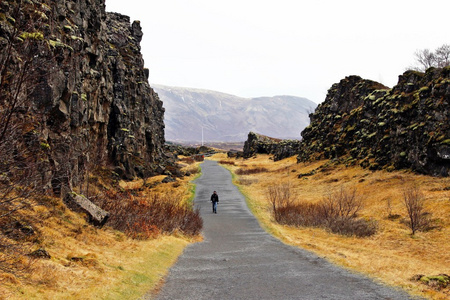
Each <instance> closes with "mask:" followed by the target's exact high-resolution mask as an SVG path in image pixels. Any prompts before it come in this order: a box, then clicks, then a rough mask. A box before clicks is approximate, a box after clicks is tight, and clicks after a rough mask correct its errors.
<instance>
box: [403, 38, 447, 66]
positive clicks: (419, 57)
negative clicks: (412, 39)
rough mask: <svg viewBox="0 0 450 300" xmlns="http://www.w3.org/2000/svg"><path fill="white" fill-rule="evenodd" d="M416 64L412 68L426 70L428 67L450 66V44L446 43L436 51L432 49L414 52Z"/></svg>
mask: <svg viewBox="0 0 450 300" xmlns="http://www.w3.org/2000/svg"><path fill="white" fill-rule="evenodd" d="M414 56H415V60H416V65H414V66H412V67H411V69H413V70H417V71H421V72H424V71H426V70H427V69H428V68H431V67H435V68H444V67H448V66H450V45H448V44H444V45H442V46H440V47H439V48H437V49H436V50H435V51H434V52H433V51H430V49H422V50H417V51H416V52H415V53H414Z"/></svg>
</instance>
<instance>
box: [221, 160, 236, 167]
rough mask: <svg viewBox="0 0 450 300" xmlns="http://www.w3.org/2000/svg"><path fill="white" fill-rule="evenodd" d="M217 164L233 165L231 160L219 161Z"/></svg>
mask: <svg viewBox="0 0 450 300" xmlns="http://www.w3.org/2000/svg"><path fill="white" fill-rule="evenodd" d="M219 164H221V165H232V166H234V165H235V163H234V161H231V160H219Z"/></svg>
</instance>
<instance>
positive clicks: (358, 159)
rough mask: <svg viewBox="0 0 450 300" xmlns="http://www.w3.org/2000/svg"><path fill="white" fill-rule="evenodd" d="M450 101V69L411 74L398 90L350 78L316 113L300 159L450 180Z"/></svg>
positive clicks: (335, 88)
mask: <svg viewBox="0 0 450 300" xmlns="http://www.w3.org/2000/svg"><path fill="white" fill-rule="evenodd" d="M449 102H450V68H444V69H435V68H431V69H428V70H427V71H426V73H420V72H415V71H407V72H405V73H404V74H403V75H401V76H399V82H398V84H397V85H396V86H394V87H393V88H392V89H389V88H387V87H385V86H383V85H382V84H380V83H377V82H374V81H370V80H365V79H362V78H360V77H358V76H349V77H346V78H345V79H343V80H341V81H340V82H339V83H337V84H334V85H333V86H332V87H331V88H330V90H329V91H328V94H327V97H326V99H325V101H324V102H323V103H321V104H320V105H319V106H318V108H317V109H316V111H315V112H314V113H313V114H311V115H310V119H311V123H310V125H309V126H308V127H307V128H305V130H304V131H303V132H302V137H303V140H302V143H301V146H300V148H299V155H298V161H299V162H301V161H308V160H311V159H321V158H329V159H339V160H340V161H343V162H345V163H347V164H356V163H359V164H360V165H361V166H363V167H367V168H370V169H372V170H378V169H387V170H393V169H412V170H414V171H416V172H419V173H423V174H430V175H434V176H449V175H450V121H449V118H450V105H449Z"/></svg>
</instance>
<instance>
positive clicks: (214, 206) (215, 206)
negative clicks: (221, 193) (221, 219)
mask: <svg viewBox="0 0 450 300" xmlns="http://www.w3.org/2000/svg"><path fill="white" fill-rule="evenodd" d="M212 208H213V213H216V212H217V201H213V203H212Z"/></svg>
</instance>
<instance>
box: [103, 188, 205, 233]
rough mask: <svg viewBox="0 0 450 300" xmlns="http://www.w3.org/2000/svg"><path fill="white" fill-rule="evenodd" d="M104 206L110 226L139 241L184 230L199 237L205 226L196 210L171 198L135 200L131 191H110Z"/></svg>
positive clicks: (166, 196) (157, 196) (159, 196)
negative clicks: (108, 216)
mask: <svg viewBox="0 0 450 300" xmlns="http://www.w3.org/2000/svg"><path fill="white" fill-rule="evenodd" d="M106 194H107V197H104V198H103V201H102V202H103V203H101V206H102V208H103V209H105V210H107V211H109V212H110V213H111V217H110V219H109V221H108V224H109V225H110V226H112V227H113V228H115V229H117V230H121V231H123V232H125V233H126V234H127V235H128V236H130V237H133V238H137V239H147V238H154V237H156V236H158V235H159V233H161V232H166V233H172V232H174V231H177V230H179V231H181V232H182V233H184V234H187V235H197V234H199V233H200V231H201V229H202V227H203V220H202V219H201V217H200V212H199V210H198V209H196V210H193V209H192V208H191V207H189V206H188V205H187V204H185V203H183V202H181V201H180V200H179V199H172V198H170V196H169V195H159V194H152V195H150V196H149V197H148V198H134V197H133V196H132V195H131V194H130V193H129V192H123V193H115V192H111V191H108V192H107V193H106Z"/></svg>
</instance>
